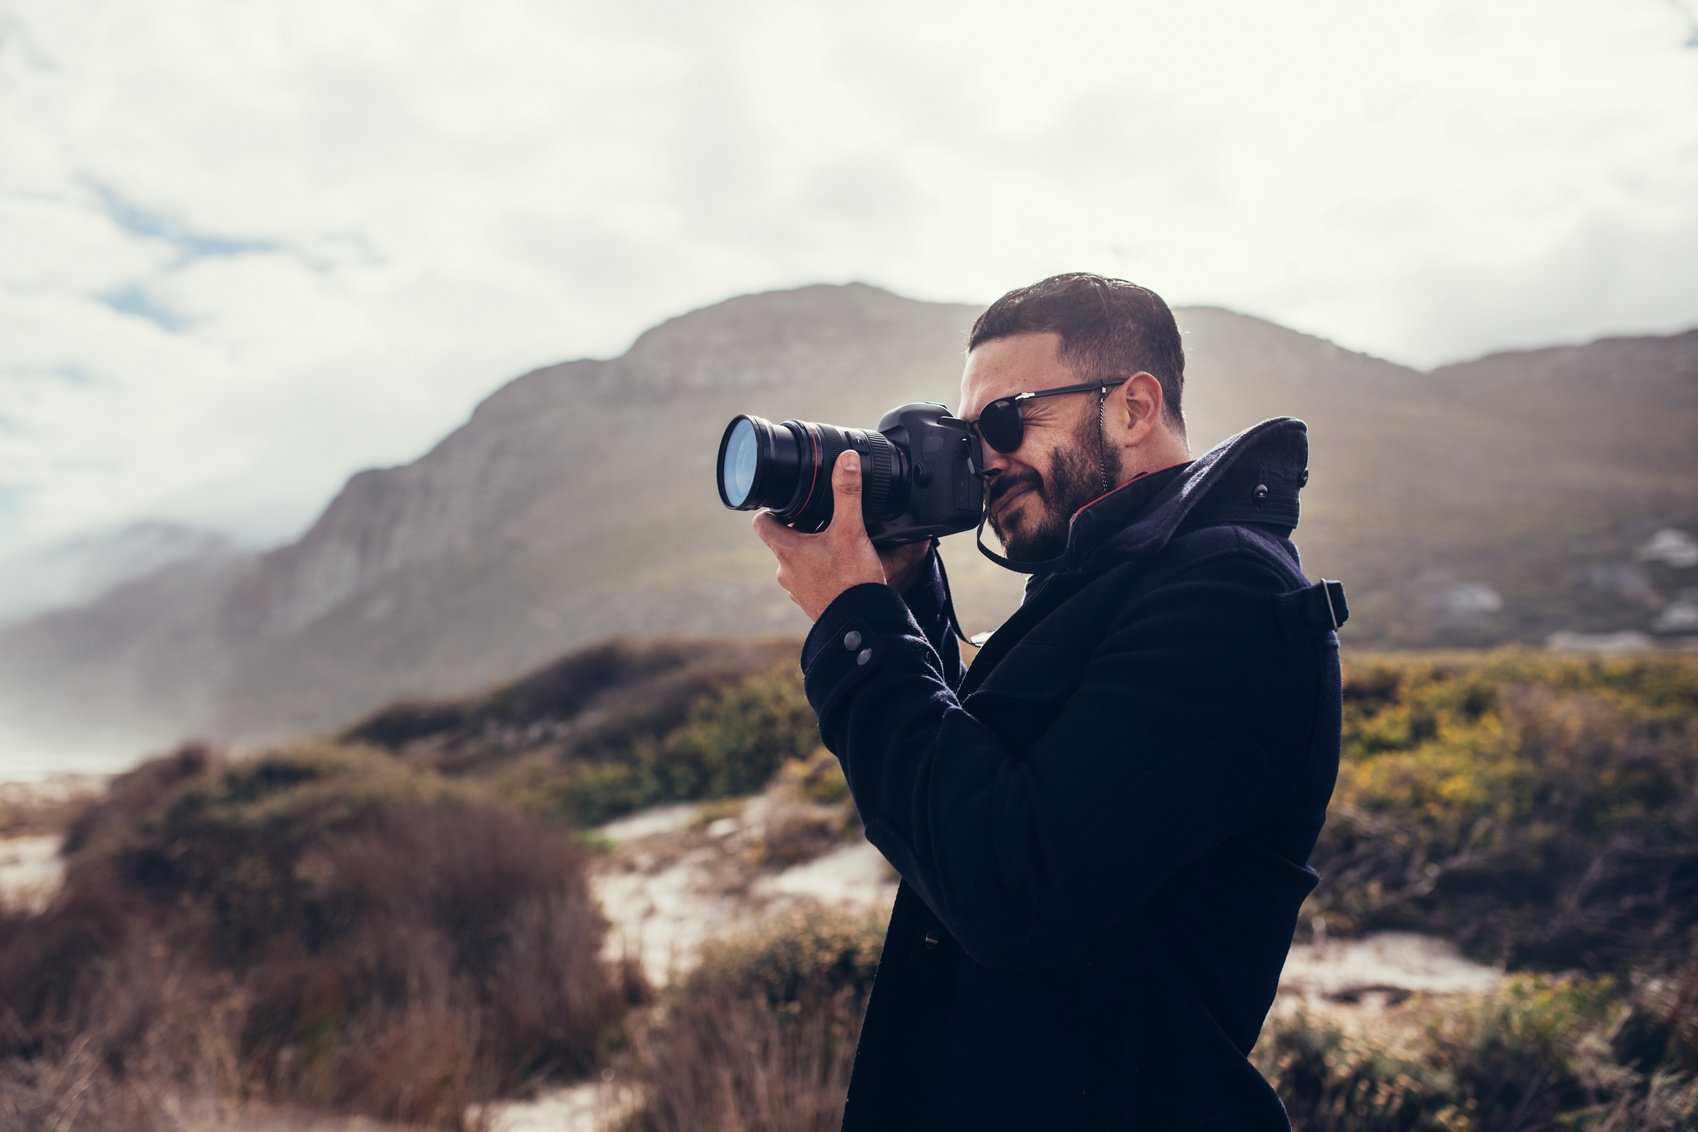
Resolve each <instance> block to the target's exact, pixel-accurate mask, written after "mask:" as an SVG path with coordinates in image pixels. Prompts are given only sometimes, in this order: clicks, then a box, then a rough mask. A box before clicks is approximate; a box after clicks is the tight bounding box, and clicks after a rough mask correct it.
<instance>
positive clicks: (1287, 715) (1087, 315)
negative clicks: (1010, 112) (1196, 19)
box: [755, 275, 1345, 1132]
mask: <svg viewBox="0 0 1698 1132" xmlns="http://www.w3.org/2000/svg"><path fill="white" fill-rule="evenodd" d="M1183 367H1184V355H1183V350H1182V348H1181V344H1180V339H1179V332H1178V329H1177V327H1176V326H1175V325H1174V322H1173V316H1172V314H1171V313H1170V312H1169V311H1168V308H1167V305H1166V304H1165V303H1164V302H1162V300H1161V298H1160V297H1159V296H1157V295H1155V294H1154V293H1153V292H1151V291H1148V290H1146V289H1144V288H1142V287H1138V286H1135V285H1133V284H1130V283H1126V282H1124V281H1121V280H1114V279H1105V278H1102V277H1100V276H1094V275H1061V276H1055V277H1053V278H1050V279H1046V280H1043V281H1042V282H1040V283H1037V284H1034V285H1032V286H1030V287H1025V288H1021V289H1019V290H1015V291H1011V292H1009V294H1007V295H1005V296H1003V297H1002V298H1001V299H999V300H998V301H997V302H996V303H995V304H993V305H992V306H991V307H990V308H989V309H988V310H986V311H985V313H984V314H983V315H982V316H981V317H980V318H979V320H978V322H977V324H976V325H975V326H974V328H973V331H972V335H971V337H970V340H969V343H968V353H967V365H966V370H965V372H964V373H963V375H962V380H961V415H962V417H963V418H965V419H967V420H970V421H974V422H975V425H976V427H977V429H978V431H979V433H980V437H981V441H982V445H981V446H982V448H983V456H982V469H983V473H984V478H985V486H986V497H987V508H988V518H989V521H990V524H991V526H992V529H993V530H994V531H995V532H996V534H997V535H998V536H999V537H1000V538H1001V540H1002V543H1003V548H1004V550H1005V551H1006V553H1007V555H1008V557H1007V558H1000V556H993V557H999V560H1001V561H1003V562H1004V563H1005V564H1007V565H1010V566H1012V567H1014V568H1016V569H1023V570H1027V571H1029V572H1032V573H1033V577H1032V579H1031V581H1030V582H1029V583H1028V586H1027V589H1026V596H1025V599H1024V601H1023V602H1022V604H1021V606H1020V608H1019V610H1017V611H1016V612H1015V613H1014V615H1013V616H1012V617H1011V618H1010V619H1009V620H1008V622H1007V623H1006V624H1004V625H1003V626H1002V627H1001V628H1000V629H998V630H997V631H996V633H995V634H994V635H993V636H992V637H991V639H990V640H989V642H988V643H987V644H986V645H985V646H984V648H983V649H982V651H981V652H980V653H979V654H978V656H977V658H976V659H975V660H974V662H973V665H972V668H971V669H970V670H968V671H966V672H963V670H962V667H961V662H960V659H959V655H958V652H957V650H956V648H955V643H954V639H953V637H952V636H951V635H950V634H951V625H950V622H949V614H948V610H949V608H950V605H949V602H948V598H947V592H946V590H945V588H944V586H943V584H942V579H941V575H940V573H939V570H938V568H937V564H936V558H935V555H933V554H931V553H929V548H927V547H925V546H918V547H903V548H900V549H899V550H897V551H894V552H888V553H886V554H885V555H884V556H883V557H882V558H881V556H880V555H879V553H878V552H877V551H875V549H874V548H873V546H872V544H871V543H870V542H869V541H868V539H867V536H866V533H865V529H864V527H863V525H862V523H861V518H860V515H861V511H860V505H859V504H860V496H859V493H860V489H861V478H860V473H859V467H858V463H857V458H856V457H855V454H854V453H852V452H850V453H845V454H844V456H843V458H841V459H840V460H839V461H838V464H837V466H836V468H835V469H834V476H833V489H834V492H835V500H834V506H835V512H834V514H835V518H834V520H833V522H832V524H831V526H830V527H829V528H828V529H827V530H825V531H823V532H821V533H820V534H817V535H806V534H801V533H798V532H796V531H793V530H790V529H789V528H787V527H784V526H783V525H781V524H780V523H778V522H777V521H776V520H774V519H773V518H772V517H771V516H770V515H765V514H762V515H760V516H757V517H756V520H755V526H756V530H757V531H758V532H759V534H760V536H761V538H762V539H763V540H765V541H766V543H767V544H768V546H769V547H771V548H772V550H773V552H774V554H775V555H776V556H777V558H778V560H779V571H778V576H779V582H780V584H781V585H783V586H784V588H785V589H786V590H787V591H788V592H789V593H790V595H791V597H792V599H793V600H795V601H796V602H797V603H798V604H799V605H801V607H802V609H803V610H804V611H805V612H806V613H807V614H808V616H809V617H811V618H813V619H814V621H815V625H814V628H813V631H812V632H811V633H810V634H809V636H808V639H807V642H806V644H805V645H804V647H803V668H804V671H805V674H806V676H805V684H806V688H807V693H808V697H809V700H810V702H811V703H812V704H813V707H814V709H815V711H816V712H817V713H818V715H819V720H820V731H821V734H822V735H823V736H824V739H825V742H826V745H827V746H828V747H830V749H831V750H832V751H833V752H835V753H836V754H837V756H838V758H839V759H840V760H841V761H842V763H843V768H844V773H845V775H846V776H847V778H848V780H849V786H850V790H851V792H852V793H853V795H854V799H855V803H856V805H857V807H858V808H859V810H860V813H861V817H862V819H863V820H864V822H865V824H866V829H867V837H868V839H869V840H870V841H871V842H872V843H873V844H874V845H876V846H877V847H878V848H879V850H880V851H881V852H882V853H883V854H884V855H885V856H886V857H887V858H888V859H889V860H890V862H891V863H892V864H893V865H894V866H895V867H896V869H897V871H898V872H899V873H900V874H901V876H902V885H901V888H900V891H899V894H898V896H897V899H896V906H895V908H894V909H893V911H892V913H891V920H890V927H889V930H888V934H887V936H886V939H885V948H884V953H883V958H882V960H881V962H880V966H879V971H878V976H877V979H876V981H875V984H874V988H873V993H872V997H871V999H870V1001H869V1004H868V1007H867V1017H866V1021H865V1025H864V1027H863V1030H862V1035H861V1044H860V1048H859V1050H858V1052H857V1054H856V1061H855V1068H854V1073H853V1077H852V1079H851V1083H850V1087H849V1098H848V1104H847V1108H846V1112H845V1117H844V1126H845V1128H851V1129H880V1130H885V1129H902V1128H927V1129H938V1128H970V1129H1000V1128H1007V1129H1073V1128H1093V1129H1096V1128H1104V1129H1107V1128H1114V1129H1123V1128H1136V1129H1158V1130H1162V1132H1166V1130H1170V1129H1189V1128H1198V1129H1203V1128H1207V1129H1221V1130H1226V1129H1232V1130H1235V1132H1241V1130H1259V1129H1283V1128H1287V1127H1288V1122H1287V1120H1286V1116H1285V1111H1284V1108H1283V1106H1282V1105H1281V1104H1280V1102H1279V1100H1278V1098H1277V1097H1276V1096H1275V1095H1274V1092H1273V1090H1272V1089H1271V1088H1270V1087H1269V1085H1268V1084H1267V1082H1266V1081H1265V1080H1264V1079H1263V1078H1262V1077H1261V1075H1260V1074H1259V1073H1258V1072H1257V1071H1256V1070H1255V1068H1254V1067H1253V1066H1252V1065H1251V1064H1250V1062H1249V1061H1248V1059H1247V1054H1248V1053H1249V1051H1250V1048H1251V1046H1252V1045H1253V1044H1254V1042H1255V1040H1256V1036H1257V1034H1258V1032H1259V1031H1260V1028H1261V1024H1262V1021H1263V1018H1264V1017H1265V1015H1266V1013H1267V1010H1268V1007H1269V1005H1270V1003H1271V1002H1272V999H1273V995H1274V990H1275V987H1276V985H1277V983H1278V978H1279V972H1280V968H1281V966H1282V965H1283V963H1284V961H1285V955H1286V952H1287V950H1288V948H1289V946H1290V943H1291V935H1292V931H1293V929H1294V926H1295V923H1296V916H1297V908H1298V905H1299V904H1301V903H1302V901H1303V898H1304V897H1305V896H1306V895H1307V894H1308V893H1309V891H1310V889H1311V888H1312V887H1313V886H1314V884H1315V881H1316V876H1315V873H1314V872H1313V871H1312V870H1311V869H1309V868H1308V867H1307V860H1308V856H1309V852H1310V850H1311V849H1312V848H1313V846H1314V843H1315V838H1316V836H1317V835H1318V833H1319V832H1320V828H1321V823H1322V821H1323V819H1324V817H1325V813H1326V805H1327V799H1328V798H1329V796H1330V795H1331V792H1332V786H1333V780H1334V777H1335V775H1336V773H1337V767H1338V745H1339V675H1338V652H1337V648H1338V646H1337V638H1336V636H1335V634H1334V630H1335V629H1336V628H1337V626H1338V624H1339V623H1340V622H1341V621H1342V620H1343V618H1344V616H1345V610H1344V605H1343V592H1342V589H1340V588H1339V587H1338V585H1337V583H1323V584H1321V585H1317V586H1310V585H1309V583H1308V582H1307V581H1306V580H1305V579H1304V578H1303V576H1302V574H1301V573H1300V572H1299V568H1298V559H1297V552H1296V550H1295V548H1294V547H1293V546H1292V545H1291V543H1290V542H1289V541H1288V537H1287V536H1288V535H1289V534H1290V533H1291V531H1292V529H1293V528H1294V527H1295V526H1296V523H1297V495H1298V490H1299V489H1300V488H1301V487H1302V485H1303V484H1304V482H1305V481H1306V480H1307V471H1306V467H1305V465H1306V463H1307V452H1308V446H1307V439H1306V432H1305V429H1304V426H1303V424H1302V423H1301V422H1299V421H1294V420H1291V419H1289V418H1280V419H1276V420H1272V421H1266V422H1263V423H1262V424H1260V425H1257V426H1255V427H1253V428H1251V429H1248V430H1246V431H1245V432H1242V433H1240V434H1238V435H1237V436H1235V437H1233V438H1232V439H1230V440H1228V441H1226V442H1225V443H1224V444H1222V445H1220V446H1219V447H1217V448H1215V449H1213V450H1212V451H1210V452H1208V453H1207V454H1206V455H1204V456H1202V457H1200V458H1199V459H1197V460H1195V461H1192V460H1190V458H1189V449H1188V447H1187V442H1186V438H1185V425H1184V418H1183V415H1182V413H1181V411H1180V396H1181V390H1182V387H1183V380H1184V375H1183ZM981 548H983V546H982V544H981ZM987 553H989V552H988V550H987Z"/></svg>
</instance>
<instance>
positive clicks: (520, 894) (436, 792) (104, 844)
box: [0, 748, 626, 1127]
mask: <svg viewBox="0 0 1698 1132" xmlns="http://www.w3.org/2000/svg"><path fill="white" fill-rule="evenodd" d="M198 761H199V762H200V764H201V770H200V772H199V773H196V774H193V775H192V776H190V777H187V778H181V779H180V780H178V781H175V784H174V785H173V786H171V787H170V788H156V787H159V784H160V783H161V782H163V781H166V780H169V779H173V777H174V776H175V775H176V770H180V769H182V767H181V765H180V764H181V763H182V760H180V759H179V760H177V762H174V763H172V764H171V766H163V765H162V766H155V767H152V768H143V772H138V774H137V776H135V777H132V778H129V779H128V780H127V781H126V782H125V783H121V784H120V785H119V787H118V788H117V789H115V790H114V792H113V794H112V796H111V797H109V798H108V799H107V800H106V802H105V803H103V804H102V805H101V806H100V807H97V810H96V812H94V813H93V814H91V817H90V820H89V824H88V826H87V828H86V829H85V830H84V831H83V834H82V836H81V838H80V842H79V846H78V848H77V850H76V852H75V853H73V854H72V856H71V857H70V859H69V861H68V862H67V870H66V881H65V886H64V889H63V890H62V892H61V893H60V895H59V897H58V898H57V899H56V900H55V902H54V903H53V904H52V905H50V906H49V907H48V908H47V909H46V910H45V911H44V912H43V913H41V914H40V915H38V916H26V917H20V916H9V917H6V918H5V919H4V920H3V921H0V1009H4V1010H5V1011H6V1012H7V1016H8V1017H12V1018H15V1019H16V1024H15V1026H14V1027H12V1031H13V1032H11V1033H8V1034H7V1035H5V1036H4V1038H10V1039H11V1040H10V1041H8V1042H6V1044H4V1045H0V1057H4V1056H6V1055H9V1056H10V1059H11V1063H10V1065H9V1066H8V1067H7V1071H8V1072H10V1073H11V1074H13V1075H14V1076H17V1075H20V1074H23V1075H28V1074H29V1073H32V1072H33V1073H37V1074H38V1075H39V1072H40V1071H41V1070H42V1067H47V1066H52V1065H55V1064H59V1063H74V1061H75V1058H74V1056H73V1055H74V1054H75V1053H76V1051H77V1050H78V1049H79V1048H84V1049H93V1050H95V1051H97V1053H98V1056H99V1059H100V1061H101V1062H102V1064H104V1065H107V1066H110V1067H112V1069H113V1072H114V1075H115V1077H116V1078H130V1077H134V1076H135V1075H136V1074H137V1073H146V1074H147V1075H148V1076H149V1078H150V1079H153V1080H160V1081H163V1080H170V1079H172V1078H177V1079H181V1080H183V1082H184V1084H185V1086H187V1085H188V1084H190V1083H191V1082H190V1081H189V1080H188V1078H189V1077H190V1076H191V1075H192V1072H201V1067H202V1066H203V1063H206V1062H208V1061H209V1060H210V1062H212V1063H216V1064H219V1065H221V1066H223V1067H224V1068H226V1069H227V1070H228V1073H227V1074H226V1076H227V1078H228V1080H226V1082H225V1083H226V1084H229V1083H230V1082H231V1081H240V1082H242V1083H244V1084H248V1085H251V1086H253V1087H257V1088H258V1089H259V1090H260V1091H261V1092H262V1093H263V1094H264V1095H266V1096H268V1097H271V1098H275V1099H283V1100H292V1101H300V1102H306V1103H309V1104H317V1105H325V1106H331V1107H335V1108H339V1109H343V1110H351V1111H358V1112H366V1113H371V1114H373V1115H377V1116H380V1117H383V1118H386V1119H394V1120H403V1121H410V1122H419V1123H429V1124H436V1125H443V1126H449V1127H453V1126H458V1125H460V1124H461V1123H462V1122H463V1120H464V1114H465V1112H466V1110H467V1106H468V1104H469V1103H470V1102H472V1101H474V1100H477V1099H479V1098H482V1097H487V1096H489V1095H492V1094H493V1093H495V1092H497V1091H501V1090H506V1089H510V1088H512V1087H514V1086H515V1085H517V1084H518V1083H519V1082H520V1081H521V1080H523V1079H525V1078H527V1077H531V1076H571V1075H575V1074H579V1073H582V1072H584V1071H585V1070H587V1069H588V1068H589V1067H590V1066H591V1065H592V1064H593V1063H594V1062H595V1061H596V1059H597V1057H598V1056H599V1055H600V1053H601V1052H602V1045H603V1043H604V1041H605V1040H606V1039H607V1036H608V1034H609V1032H610V1026H612V1025H613V1024H614V1023H615V1022H616V1021H617V1020H618V1018H619V1017H620V1015H621V1014H622V1013H623V1009H624V1007H625V1005H626V1001H625V996H624V991H623V990H622V989H621V988H616V987H615V985H614V983H613V980H612V979H610V977H609V973H608V972H607V971H606V970H605V969H604V968H603V966H602V964H601V961H600V958H599V954H600V948H601V940H602V934H603V927H604V925H603V922H602V920H601V916H600V912H599V910H598V909H597V908H596V906H595V905H594V903H593V901H592V899H591V897H590V894H589V890H588V885H587V882H586V879H585V876H584V873H583V868H582V863H581V861H580V860H579V855H578V850H577V847H576V842H575V840H574V838H573V837H572V835H571V834H570V833H569V832H568V831H566V830H563V829H558V828H551V827H546V826H542V825H539V824H538V823H537V822H535V821H534V820H532V819H527V818H524V817H522V816H521V815H519V814H516V813H514V812H513V811H511V810H510V809H507V808H505V807H502V806H500V805H497V804H495V803H493V802H492V801H490V800H489V799H487V798H484V797H482V796H481V795H479V794H477V793H475V792H473V791H471V790H470V789H469V788H467V787H465V786H463V785H456V784H453V783H450V782H447V781H444V780H442V779H439V778H436V777H434V776H429V775H424V774H420V773H417V772H412V771H409V770H407V769H406V768H405V767H403V766H401V765H400V764H397V763H395V762H393V761H392V760H390V759H389V758H387V757H385V756H382V755H377V754H373V753H370V752H362V751H359V750H353V749H342V748H324V749H318V750H299V751H288V752H279V753H274V754H269V755H265V756H262V757H259V758H256V759H254V760H251V761H248V762H242V763H236V764H225V763H223V762H222V761H221V760H216V759H201V760H198ZM172 767H175V768H176V770H174V769H172ZM141 784H147V785H146V788H144V787H143V785H141ZM148 964H152V966H148ZM4 1038H0V1040H4ZM171 1051H174V1052H171ZM196 1051H198V1053H197V1052H196ZM167 1053H169V1056H170V1057H171V1058H175V1059H176V1060H175V1062H171V1063H166V1062H163V1061H162V1060H161V1059H162V1058H165V1057H166V1056H167ZM67 1058H69V1059H70V1062H67V1061H66V1059H67Z"/></svg>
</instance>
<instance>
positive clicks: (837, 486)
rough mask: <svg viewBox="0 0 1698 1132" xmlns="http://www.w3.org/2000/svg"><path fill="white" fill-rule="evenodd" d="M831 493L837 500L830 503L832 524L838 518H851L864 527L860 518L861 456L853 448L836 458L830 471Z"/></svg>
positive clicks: (863, 522) (857, 524)
mask: <svg viewBox="0 0 1698 1132" xmlns="http://www.w3.org/2000/svg"><path fill="white" fill-rule="evenodd" d="M831 491H832V494H833V495H835V496H836V497H837V498H836V499H835V500H834V501H833V503H832V522H833V524H835V523H836V522H837V520H838V518H839V517H845V518H851V520H852V521H853V522H854V524H855V525H856V526H857V527H859V526H864V525H865V521H864V520H863V519H862V517H861V454H860V453H859V452H856V451H855V450H854V449H853V448H851V449H849V450H848V451H846V452H844V453H843V455H841V456H839V457H838V458H837V463H836V464H834V465H832V469H831Z"/></svg>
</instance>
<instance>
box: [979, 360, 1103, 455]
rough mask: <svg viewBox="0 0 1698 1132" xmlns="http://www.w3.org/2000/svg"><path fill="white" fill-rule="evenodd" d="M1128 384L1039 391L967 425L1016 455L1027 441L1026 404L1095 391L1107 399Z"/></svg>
mask: <svg viewBox="0 0 1698 1132" xmlns="http://www.w3.org/2000/svg"><path fill="white" fill-rule="evenodd" d="M1125 383H1126V378H1124V377H1117V378H1114V379H1112V380H1110V381H1088V382H1086V383H1085V384H1083V385H1058V386H1056V387H1055V388H1054V389H1038V390H1035V391H1033V392H1031V393H1016V394H1015V395H1014V396H1012V397H998V398H997V399H996V400H994V401H992V402H991V403H990V404H988V405H986V406H985V407H984V409H983V410H982V411H981V412H980V413H979V417H978V419H977V420H974V421H969V422H967V423H969V424H971V425H972V426H973V427H974V428H976V429H978V430H979V436H981V437H982V438H983V439H984V442H985V443H986V444H988V445H990V446H991V447H992V448H994V449H996V450H997V451H998V452H1004V453H1006V452H1013V451H1014V450H1015V449H1017V448H1019V447H1020V445H1021V443H1022V442H1023V441H1024V440H1025V439H1026V419H1025V418H1024V417H1022V416H1021V415H1020V406H1021V405H1022V404H1024V403H1025V402H1027V401H1030V400H1032V399H1033V398H1034V397H1059V396H1061V395H1062V394H1063V393H1087V392H1090V391H1091V390H1100V391H1101V392H1102V393H1103V395H1104V396H1106V395H1107V394H1108V391H1109V390H1110V389H1113V388H1114V387H1115V386H1116V385H1124V384H1125Z"/></svg>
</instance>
